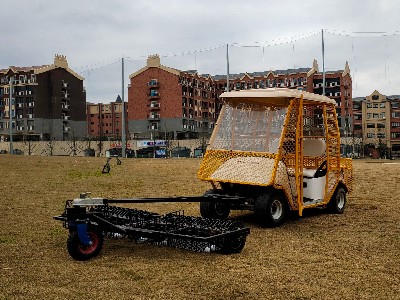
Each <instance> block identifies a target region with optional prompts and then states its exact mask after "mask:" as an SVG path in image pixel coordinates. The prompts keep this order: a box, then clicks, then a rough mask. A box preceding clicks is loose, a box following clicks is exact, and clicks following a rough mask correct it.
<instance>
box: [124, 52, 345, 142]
mask: <svg viewBox="0 0 400 300" xmlns="http://www.w3.org/2000/svg"><path fill="white" fill-rule="evenodd" d="M322 77H323V75H322V73H320V72H319V68H318V63H317V61H316V60H314V62H313V66H312V67H311V68H299V69H288V70H277V71H268V72H254V73H241V74H230V75H229V90H246V89H260V88H261V89H262V88H280V87H285V88H293V89H302V90H305V91H307V92H312V93H317V94H322V93H323V80H322ZM129 78H130V84H129V87H128V103H129V104H128V107H129V115H128V119H129V132H130V133H131V135H133V137H141V136H147V137H148V136H152V135H157V136H163V135H164V134H167V133H168V134H171V135H172V136H174V137H175V138H178V139H179V138H191V137H199V135H201V134H210V133H211V132H212V130H213V128H214V125H215V123H216V120H217V118H218V114H219V110H220V108H221V100H220V99H219V95H220V94H221V93H222V92H224V91H225V90H226V89H227V80H226V75H215V76H212V75H209V74H203V75H199V74H198V73H197V72H196V71H180V70H176V69H173V68H169V67H166V66H163V65H161V64H160V58H159V56H158V55H152V56H149V57H148V59H147V65H146V66H145V67H143V68H142V69H140V70H138V71H137V72H135V73H133V74H131V75H130V76H129ZM325 78H326V80H325V94H326V95H327V96H328V97H330V98H332V99H335V100H336V102H337V104H338V107H337V113H338V117H339V118H338V119H339V127H340V128H341V132H342V133H345V132H351V131H352V125H353V124H352V123H353V122H352V119H353V118H352V113H353V105H352V92H351V91H352V80H351V75H350V68H349V65H348V63H347V62H346V64H345V68H344V70H339V71H329V72H327V73H326V75H325Z"/></svg>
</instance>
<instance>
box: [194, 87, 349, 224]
mask: <svg viewBox="0 0 400 300" xmlns="http://www.w3.org/2000/svg"><path fill="white" fill-rule="evenodd" d="M221 98H223V99H224V105H223V107H222V109H221V111H220V115H219V118H218V122H217V125H216V127H215V129H214V132H213V134H212V136H211V139H210V143H209V146H208V148H207V151H206V153H205V156H204V160H203V162H202V164H201V166H200V170H199V172H198V176H199V178H200V179H202V180H205V181H209V182H211V184H212V187H213V188H212V189H211V190H209V191H207V192H206V193H205V195H204V196H205V197H208V198H209V199H210V201H207V202H201V203H200V212H201V215H202V216H203V217H205V218H226V217H227V216H228V215H229V213H230V210H233V209H238V210H252V211H254V213H255V215H256V216H257V217H258V219H259V222H260V223H261V224H263V225H266V226H278V225H280V224H281V223H282V222H284V220H285V218H286V216H287V213H288V212H289V210H294V211H298V214H299V215H300V216H302V213H303V210H304V209H306V208H311V207H316V206H323V207H327V208H328V209H329V210H330V211H331V212H333V213H342V212H343V211H344V209H345V205H346V194H347V193H348V192H350V191H351V190H352V183H353V175H352V160H351V159H349V158H341V157H340V132H339V127H338V122H337V116H336V108H335V105H336V102H335V100H332V99H330V98H328V97H325V96H321V95H317V94H312V93H307V92H303V91H299V90H293V89H258V90H243V91H232V92H225V93H223V94H222V95H221ZM224 197H225V198H228V199H229V197H232V199H235V201H219V199H222V198H224Z"/></svg>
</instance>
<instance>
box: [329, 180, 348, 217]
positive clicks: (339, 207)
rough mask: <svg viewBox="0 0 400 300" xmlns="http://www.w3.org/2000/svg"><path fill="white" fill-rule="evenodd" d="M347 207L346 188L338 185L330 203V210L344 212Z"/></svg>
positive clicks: (334, 212)
mask: <svg viewBox="0 0 400 300" xmlns="http://www.w3.org/2000/svg"><path fill="white" fill-rule="evenodd" d="M345 207H346V190H345V189H344V188H343V186H340V185H339V186H338V187H337V189H336V191H335V193H334V194H333V196H332V198H331V200H330V201H329V203H328V210H329V212H331V213H333V214H342V213H343V212H344V209H345Z"/></svg>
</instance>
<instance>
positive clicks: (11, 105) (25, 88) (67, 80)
mask: <svg viewBox="0 0 400 300" xmlns="http://www.w3.org/2000/svg"><path fill="white" fill-rule="evenodd" d="M83 80H84V78H83V77H81V76H80V75H78V74H77V73H76V72H74V71H73V70H71V69H70V68H69V67H68V61H67V58H66V57H65V56H62V55H55V57H54V63H53V64H51V65H43V66H32V67H15V66H10V67H9V68H8V69H3V70H0V139H1V140H7V139H9V126H10V113H11V116H12V123H11V126H12V134H13V138H14V139H15V140H23V139H41V140H49V139H52V140H53V139H55V140H70V139H75V138H83V137H85V136H86V132H87V129H86V115H85V103H86V92H85V89H84V87H83ZM10 81H12V91H10ZM10 99H11V100H10Z"/></svg>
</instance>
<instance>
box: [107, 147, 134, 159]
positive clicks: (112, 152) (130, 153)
mask: <svg viewBox="0 0 400 300" xmlns="http://www.w3.org/2000/svg"><path fill="white" fill-rule="evenodd" d="M108 151H109V152H110V156H117V157H122V148H110V150H108ZM125 154H126V157H127V158H132V157H135V151H134V150H132V149H128V148H126V149H125Z"/></svg>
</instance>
